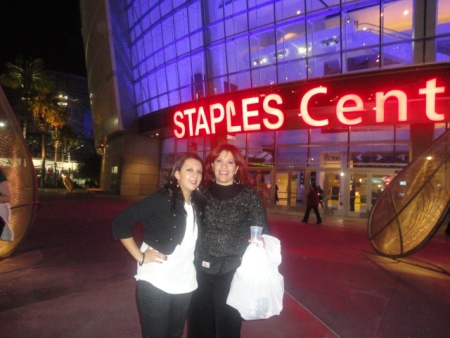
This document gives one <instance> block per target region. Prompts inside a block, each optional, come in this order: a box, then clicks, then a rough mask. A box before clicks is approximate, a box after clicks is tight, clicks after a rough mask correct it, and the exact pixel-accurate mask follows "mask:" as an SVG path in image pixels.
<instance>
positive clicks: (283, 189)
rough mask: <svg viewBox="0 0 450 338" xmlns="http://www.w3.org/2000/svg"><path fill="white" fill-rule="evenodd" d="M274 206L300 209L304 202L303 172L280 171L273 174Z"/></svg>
mask: <svg viewBox="0 0 450 338" xmlns="http://www.w3.org/2000/svg"><path fill="white" fill-rule="evenodd" d="M274 183H275V187H274V189H275V190H274V191H275V192H276V194H275V200H276V203H275V205H278V206H287V207H301V206H303V205H304V202H305V192H304V190H305V172H304V171H303V170H286V171H283V170H280V171H277V172H276V174H275V181H274Z"/></svg>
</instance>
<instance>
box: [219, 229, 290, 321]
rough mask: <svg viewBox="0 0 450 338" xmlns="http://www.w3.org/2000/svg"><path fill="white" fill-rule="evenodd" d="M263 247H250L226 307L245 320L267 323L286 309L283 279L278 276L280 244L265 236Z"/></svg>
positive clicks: (237, 274) (274, 239)
mask: <svg viewBox="0 0 450 338" xmlns="http://www.w3.org/2000/svg"><path fill="white" fill-rule="evenodd" d="M263 238H264V241H265V244H266V245H265V248H263V247H262V245H261V244H260V245H257V244H254V243H252V244H250V245H249V246H248V248H247V250H246V251H245V254H244V256H243V257H242V264H241V266H240V267H239V268H238V269H237V270H236V273H235V274H234V277H233V281H232V282H231V288H230V293H229V294H228V298H227V304H228V305H230V306H232V307H234V308H235V309H237V310H238V311H239V313H240V314H241V317H242V318H243V319H246V320H256V319H267V318H269V317H272V316H275V315H279V314H280V312H281V310H282V309H283V294H284V279H283V276H282V275H281V274H280V273H279V272H278V266H279V265H280V263H281V248H280V241H279V240H278V239H277V238H275V237H273V236H269V235H263Z"/></svg>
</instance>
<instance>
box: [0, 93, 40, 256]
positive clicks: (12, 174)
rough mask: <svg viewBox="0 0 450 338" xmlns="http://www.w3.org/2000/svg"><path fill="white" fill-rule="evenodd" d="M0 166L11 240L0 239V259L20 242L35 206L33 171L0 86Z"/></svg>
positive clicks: (35, 194) (29, 225)
mask: <svg viewBox="0 0 450 338" xmlns="http://www.w3.org/2000/svg"><path fill="white" fill-rule="evenodd" d="M0 166H1V167H2V168H3V170H4V172H5V174H6V177H7V178H8V182H9V183H10V185H11V193H12V200H11V203H10V205H11V222H10V224H11V226H12V228H13V230H14V241H12V242H6V241H0V259H4V258H7V257H9V256H10V255H11V254H12V253H13V252H14V250H15V249H16V248H17V247H18V246H19V245H20V243H22V242H23V240H24V239H25V237H26V235H27V233H28V231H29V229H30V227H31V225H32V224H33V221H34V217H35V214H36V211H37V207H38V205H39V202H38V188H37V178H36V172H35V170H34V165H33V161H32V159H31V155H30V153H29V151H28V146H27V144H26V142H25V139H24V138H23V135H22V131H21V129H20V127H19V124H18V123H17V119H16V116H15V115H14V112H13V110H12V108H11V106H10V104H9V102H8V99H7V98H6V96H5V94H4V92H3V89H2V88H1V87H0Z"/></svg>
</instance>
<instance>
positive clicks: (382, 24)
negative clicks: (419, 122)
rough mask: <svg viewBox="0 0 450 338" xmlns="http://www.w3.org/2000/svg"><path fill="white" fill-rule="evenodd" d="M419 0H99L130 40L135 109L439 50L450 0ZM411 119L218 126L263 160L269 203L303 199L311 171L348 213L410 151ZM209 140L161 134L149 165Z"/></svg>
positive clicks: (167, 108) (426, 56)
mask: <svg viewBox="0 0 450 338" xmlns="http://www.w3.org/2000/svg"><path fill="white" fill-rule="evenodd" d="M421 3H422V2H421V1H414V0H399V1H391V0H385V1H380V0H324V1H316V0H272V1H267V0H190V1H185V0H164V1H148V0H123V2H122V3H118V2H116V1H110V6H111V7H110V8H111V16H112V24H113V31H114V32H115V33H114V34H115V35H116V36H115V37H114V39H115V41H116V43H117V44H120V45H121V46H122V47H123V46H124V41H125V40H124V37H126V45H127V48H129V51H127V53H128V54H129V56H128V59H127V60H128V61H127V62H128V64H127V69H126V70H127V71H129V72H130V74H129V77H128V78H129V79H130V84H129V85H130V86H131V88H132V90H130V89H128V90H129V92H133V93H134V94H133V95H134V101H133V106H134V110H135V115H136V116H137V117H138V118H139V117H140V118H145V117H147V116H150V115H152V114H155V115H158V114H169V112H171V111H172V110H174V109H175V108H173V109H171V108H172V107H177V106H180V105H183V104H186V103H190V102H195V101H199V102H202V100H206V99H210V98H213V97H215V96H216V95H220V94H224V95H235V94H234V93H232V92H242V91H245V90H250V89H254V88H255V89H256V91H258V90H263V89H264V90H267V88H272V87H273V88H276V87H277V86H285V85H286V86H288V85H290V84H293V83H295V84H302V83H310V82H311V81H315V80H317V79H324V80H326V79H328V78H329V79H335V78H337V77H338V78H339V76H341V77H348V76H350V77H351V76H355V77H358V76H359V74H370V73H371V72H373V71H381V70H384V69H390V68H402V67H407V66H412V65H416V64H432V63H443V62H448V61H450V1H446V0H436V1H435V2H434V1H431V2H429V3H428V4H427V6H428V7H427V13H425V11H424V10H423V8H422V7H421ZM430 3H432V4H433V6H434V5H435V6H436V7H433V6H431V7H430V6H429V5H430ZM430 8H431V9H430ZM124 9H125V10H124ZM432 9H434V10H432ZM430 12H431V13H430ZM124 14H125V15H126V16H127V17H126V20H124V19H123V16H124ZM118 18H122V19H118ZM117 23H118V24H117ZM116 24H117V25H116ZM118 27H119V28H118ZM124 31H125V32H124ZM119 34H120V37H119V36H118V35H119ZM122 47H121V48H122ZM116 48H118V47H116ZM115 53H116V57H117V54H118V53H119V52H118V51H117V50H116V51H115ZM127 53H124V52H123V51H122V52H120V54H127ZM120 67H121V66H120V65H119V68H120ZM121 69H122V68H120V69H119V71H118V74H119V75H118V76H119V77H120V76H121V75H120V70H121ZM127 84H128V83H127ZM119 95H122V94H119ZM328 105H330V104H328ZM395 114H397V112H395ZM166 121H167V119H166ZM166 123H167V122H166ZM166 127H167V125H166ZM155 128H156V127H155ZM412 129H413V126H412V125H411V124H407V123H405V124H398V125H397V124H391V125H373V126H372V125H367V124H366V125H365V126H347V127H342V126H334V125H330V126H328V127H327V128H312V129H302V128H295V127H292V126H290V127H289V128H285V130H273V131H266V130H264V131H259V132H249V133H245V132H239V133H231V134H230V133H228V135H223V136H225V137H226V138H227V142H229V143H232V144H235V145H236V146H237V147H238V148H240V149H241V151H242V153H243V154H244V155H245V156H246V158H247V159H248V161H249V163H250V166H251V172H256V171H257V170H262V171H263V173H264V176H265V181H266V182H267V183H268V186H269V187H270V189H271V192H272V197H271V205H280V206H288V207H301V206H303V203H304V196H305V190H306V189H307V187H308V184H309V183H310V182H315V183H316V184H319V185H321V187H322V188H323V190H324V200H323V202H324V210H325V211H330V212H341V211H342V212H344V214H348V213H349V212H353V211H355V212H362V213H364V212H366V211H368V210H370V208H371V205H372V204H373V202H374V201H375V200H376V197H377V194H378V193H379V191H381V190H382V189H383V188H384V187H385V186H386V184H389V180H390V178H392V177H393V176H395V174H396V172H398V170H401V168H403V167H404V166H405V165H406V164H407V163H408V162H409V161H410V156H411V130H412ZM433 129H434V136H435V137H437V136H438V135H440V134H442V133H443V132H444V131H445V130H446V129H448V125H447V123H446V121H443V122H442V123H435V124H434V126H433ZM212 143H214V141H211V138H209V137H199V136H194V137H190V138H183V139H176V138H174V137H169V138H165V139H163V141H162V149H161V163H160V167H161V173H160V176H161V177H163V176H164V174H165V172H166V171H167V170H168V168H170V166H171V165H172V163H173V161H174V159H175V157H176V156H177V154H178V153H180V152H183V151H195V152H197V153H199V155H200V156H202V157H205V156H206V154H207V153H208V151H209V150H210V148H211V146H213V145H212ZM352 186H355V188H356V194H355V195H353V194H350V191H351V189H350V187H352Z"/></svg>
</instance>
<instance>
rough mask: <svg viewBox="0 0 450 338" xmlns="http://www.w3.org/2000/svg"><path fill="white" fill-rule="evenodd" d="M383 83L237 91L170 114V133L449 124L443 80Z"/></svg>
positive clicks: (209, 133)
mask: <svg viewBox="0 0 450 338" xmlns="http://www.w3.org/2000/svg"><path fill="white" fill-rule="evenodd" d="M382 80H383V79H379V80H378V83H377V81H376V80H375V81H374V85H375V90H372V91H371V90H370V89H371V88H370V87H369V88H368V86H369V85H368V84H364V85H361V84H359V83H357V84H355V83H353V82H352V83H350V85H349V84H348V83H345V85H341V86H333V84H331V85H330V84H328V85H321V84H318V85H316V86H315V87H313V88H310V89H308V90H306V89H305V91H304V92H302V91H300V90H298V89H297V88H295V86H294V85H292V86H289V87H281V86H280V87H279V88H277V90H276V93H274V89H273V88H271V91H272V92H271V93H267V94H266V93H254V92H253V93H250V94H249V93H248V92H242V93H240V92H238V93H234V95H233V96H231V95H224V96H218V97H216V98H215V97H212V98H208V99H205V100H203V101H201V103H203V104H201V105H198V106H196V104H198V103H197V102H191V103H190V104H191V106H185V108H183V109H179V110H177V111H176V112H175V113H174V115H173V123H174V129H173V131H174V135H175V137H177V138H183V137H196V136H205V135H214V134H216V133H218V131H219V130H221V131H224V132H226V133H240V132H250V131H261V130H279V129H286V128H287V129H293V128H324V127H336V126H356V125H377V124H397V123H434V122H441V121H446V120H447V121H448V120H450V115H447V116H446V115H445V114H444V109H442V107H446V106H447V107H448V106H449V101H450V98H449V97H448V95H446V96H444V95H443V94H444V93H446V87H447V86H448V85H449V84H448V83H445V81H443V80H438V79H437V78H436V77H434V78H428V79H427V80H421V81H418V79H417V74H416V77H415V78H414V82H410V81H409V80H408V78H407V77H405V79H404V83H403V84H402V83H398V84H396V85H398V87H394V86H393V85H392V83H389V84H390V88H386V87H387V86H386V85H384V83H383V81H382ZM347 82H348V80H347ZM391 82H394V81H391ZM397 82H398V81H397ZM351 87H355V88H353V89H352V88H351ZM361 87H364V88H363V89H361ZM402 87H406V88H402ZM438 101H439V102H440V107H439V109H440V111H439V110H438V109H437V102H438ZM447 110H448V109H446V110H445V113H446V112H447Z"/></svg>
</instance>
